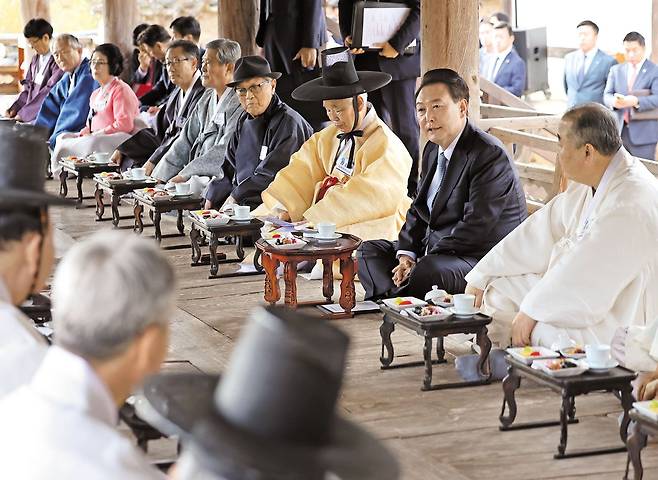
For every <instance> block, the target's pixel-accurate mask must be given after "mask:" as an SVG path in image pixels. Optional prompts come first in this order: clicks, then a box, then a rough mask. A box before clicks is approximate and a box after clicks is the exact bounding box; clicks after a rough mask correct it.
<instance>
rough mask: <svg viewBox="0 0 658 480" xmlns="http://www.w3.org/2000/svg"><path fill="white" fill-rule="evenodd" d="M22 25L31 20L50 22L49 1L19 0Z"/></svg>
mask: <svg viewBox="0 0 658 480" xmlns="http://www.w3.org/2000/svg"><path fill="white" fill-rule="evenodd" d="M21 16H22V17H23V24H25V23H27V22H28V21H29V20H31V19H33V18H44V19H46V20H50V0H21Z"/></svg>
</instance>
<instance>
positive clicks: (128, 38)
mask: <svg viewBox="0 0 658 480" xmlns="http://www.w3.org/2000/svg"><path fill="white" fill-rule="evenodd" d="M103 4H104V5H103V36H102V38H103V42H105V43H114V44H115V45H117V46H118V47H119V48H120V49H121V52H122V53H123V59H124V69H123V74H122V75H121V77H122V78H123V79H124V80H125V79H127V78H128V77H129V75H130V72H129V66H130V55H131V53H132V51H133V48H134V47H133V45H132V34H133V29H134V28H135V26H137V23H138V19H139V11H138V8H137V0H104V2H103Z"/></svg>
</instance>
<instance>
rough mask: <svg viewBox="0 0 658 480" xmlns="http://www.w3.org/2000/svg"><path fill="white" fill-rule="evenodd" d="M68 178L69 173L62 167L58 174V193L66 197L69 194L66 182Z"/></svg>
mask: <svg viewBox="0 0 658 480" xmlns="http://www.w3.org/2000/svg"><path fill="white" fill-rule="evenodd" d="M68 178H69V174H68V172H67V171H66V170H64V169H62V171H61V172H60V174H59V195H60V196H62V197H66V196H67V195H68V194H69V186H68V184H67V183H66V180H67V179H68Z"/></svg>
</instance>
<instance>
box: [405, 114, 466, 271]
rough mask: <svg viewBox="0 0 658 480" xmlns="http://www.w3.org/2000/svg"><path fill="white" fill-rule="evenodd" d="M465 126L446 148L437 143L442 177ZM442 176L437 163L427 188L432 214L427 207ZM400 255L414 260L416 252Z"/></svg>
mask: <svg viewBox="0 0 658 480" xmlns="http://www.w3.org/2000/svg"><path fill="white" fill-rule="evenodd" d="M465 128H466V122H464V126H463V127H462V129H461V130H460V131H459V133H458V134H457V136H456V137H455V139H454V140H453V141H452V142H451V143H450V145H448V148H446V149H445V150H443V148H442V147H441V145H439V151H438V153H437V155H436V161H437V162H438V161H439V156H441V154H442V153H443V156H444V157H446V168H445V171H444V172H443V177H445V175H446V173H447V172H448V165H449V164H450V158H452V153H453V152H454V151H455V147H456V146H457V142H459V139H460V138H461V136H462V133H464V129H465ZM443 177H441V176H440V172H439V166H438V164H437V166H436V171H435V172H434V176H433V177H432V183H430V186H429V188H428V189H427V203H428V210H429V213H430V215H432V208H431V207H429V205H431V204H433V203H434V197H436V195H437V193H439V188H440V187H441V182H442V181H443ZM400 255H408V256H410V257H411V258H412V259H413V260H414V261H415V260H416V254H415V253H414V252H410V251H409V250H398V251H397V254H396V256H397V257H398V258H399V257H400Z"/></svg>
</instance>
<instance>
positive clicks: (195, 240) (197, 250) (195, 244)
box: [190, 224, 201, 265]
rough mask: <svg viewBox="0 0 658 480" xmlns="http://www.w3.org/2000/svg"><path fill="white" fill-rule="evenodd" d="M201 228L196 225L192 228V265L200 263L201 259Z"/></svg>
mask: <svg viewBox="0 0 658 480" xmlns="http://www.w3.org/2000/svg"><path fill="white" fill-rule="evenodd" d="M199 237H200V235H199V230H197V229H196V228H195V227H194V224H192V228H191V229H190V245H191V247H192V265H198V264H199V260H201V246H200V245H199Z"/></svg>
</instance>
